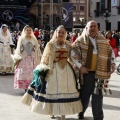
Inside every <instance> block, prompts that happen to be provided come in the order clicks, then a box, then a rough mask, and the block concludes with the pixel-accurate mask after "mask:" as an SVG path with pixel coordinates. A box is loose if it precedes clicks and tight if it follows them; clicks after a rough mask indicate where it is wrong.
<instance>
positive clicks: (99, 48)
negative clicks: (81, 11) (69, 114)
mask: <svg viewBox="0 0 120 120" xmlns="http://www.w3.org/2000/svg"><path fill="white" fill-rule="evenodd" d="M75 55H77V56H78V59H74V57H71V58H72V59H73V62H74V64H75V65H76V66H77V67H78V68H79V70H80V74H79V78H80V81H81V89H80V98H81V102H82V105H83V111H82V112H80V113H79V114H78V118H79V119H84V114H85V111H86V109H87V108H88V104H89V100H90V96H91V95H92V113H93V119H94V120H103V118H104V115H103V95H110V94H111V92H110V89H109V88H108V83H109V79H110V77H111V74H112V73H113V72H114V71H115V63H114V58H115V56H114V54H113V52H112V48H111V46H110V44H109V42H108V40H107V39H106V38H105V37H104V36H103V35H102V34H101V33H100V32H99V31H98V25H97V22H96V21H94V20H91V21H89V22H88V23H87V25H86V27H85V29H84V31H83V33H82V34H81V36H79V37H78V38H77V39H76V41H75V42H74V43H73V49H72V51H71V56H75Z"/></svg>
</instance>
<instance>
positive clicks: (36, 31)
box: [34, 28, 40, 38]
mask: <svg viewBox="0 0 120 120" xmlns="http://www.w3.org/2000/svg"><path fill="white" fill-rule="evenodd" d="M39 34H40V33H39V30H38V28H35V29H34V35H35V37H36V38H38V36H39Z"/></svg>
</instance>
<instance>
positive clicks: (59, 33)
mask: <svg viewBox="0 0 120 120" xmlns="http://www.w3.org/2000/svg"><path fill="white" fill-rule="evenodd" d="M70 50H71V45H70V43H69V42H68V41H67V40H66V30H65V28H64V26H59V27H58V28H57V29H56V30H55V32H54V35H53V37H52V39H51V40H50V41H49V42H48V43H47V45H46V47H45V50H44V52H43V55H42V59H41V63H40V65H38V66H37V67H36V68H35V70H34V79H33V81H32V83H31V85H30V86H29V88H28V90H27V92H26V93H25V95H24V96H23V98H22V102H23V103H24V104H26V105H30V109H31V111H33V112H37V113H40V114H44V115H61V120H64V119H65V115H71V114H76V113H79V111H82V105H81V101H80V95H79V92H78V87H77V85H78V84H77V82H76V79H75V75H74V71H73V69H72V66H71V65H70V63H69V62H68V58H69V57H70V56H69V55H70V54H69V53H70ZM46 69H47V70H48V73H47V72H46ZM46 73H47V75H46ZM45 76H46V77H45ZM32 97H33V99H32Z"/></svg>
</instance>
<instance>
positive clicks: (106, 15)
mask: <svg viewBox="0 0 120 120" xmlns="http://www.w3.org/2000/svg"><path fill="white" fill-rule="evenodd" d="M103 16H104V17H105V18H106V19H105V24H106V30H108V29H107V28H108V27H109V26H108V25H107V24H108V23H109V20H108V17H110V16H111V12H110V11H109V10H108V9H106V10H105V12H104V13H103Z"/></svg>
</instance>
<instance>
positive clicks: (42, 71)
mask: <svg viewBox="0 0 120 120" xmlns="http://www.w3.org/2000/svg"><path fill="white" fill-rule="evenodd" d="M48 71H49V67H48V66H47V65H45V64H41V65H38V66H37V67H36V68H35V70H34V71H33V74H34V78H33V80H32V85H34V86H38V85H40V84H42V83H43V82H44V81H45V78H46V75H47V73H48Z"/></svg>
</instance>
